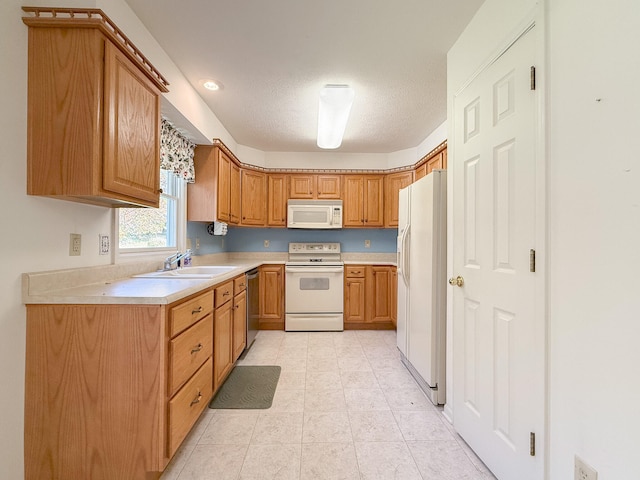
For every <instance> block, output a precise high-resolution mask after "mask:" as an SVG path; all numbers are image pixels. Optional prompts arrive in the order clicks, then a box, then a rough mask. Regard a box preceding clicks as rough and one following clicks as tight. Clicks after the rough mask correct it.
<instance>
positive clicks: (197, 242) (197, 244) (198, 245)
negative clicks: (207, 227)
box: [196, 237, 200, 250]
mask: <svg viewBox="0 0 640 480" xmlns="http://www.w3.org/2000/svg"><path fill="white" fill-rule="evenodd" d="M196 250H200V238H199V237H196Z"/></svg>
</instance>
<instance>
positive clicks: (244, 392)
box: [209, 365, 281, 409]
mask: <svg viewBox="0 0 640 480" xmlns="http://www.w3.org/2000/svg"><path fill="white" fill-rule="evenodd" d="M280 370H281V368H280V367H276V366H264V365H259V366H248V365H247V366H244V365H243V366H238V367H235V368H234V369H233V371H232V372H231V373H230V374H229V377H227V379H226V380H225V382H224V383H223V384H222V387H220V390H218V393H216V396H215V397H213V399H212V400H211V402H210V403H209V408H222V409H226V408H228V409H238V408H247V409H264V408H269V407H271V404H272V403H273V395H274V394H275V393H276V387H277V386H278V379H279V378H280Z"/></svg>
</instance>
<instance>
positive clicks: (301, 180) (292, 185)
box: [289, 174, 316, 199]
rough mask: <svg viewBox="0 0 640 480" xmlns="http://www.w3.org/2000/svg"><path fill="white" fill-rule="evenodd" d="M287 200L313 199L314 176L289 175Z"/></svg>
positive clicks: (314, 189)
mask: <svg viewBox="0 0 640 480" xmlns="http://www.w3.org/2000/svg"><path fill="white" fill-rule="evenodd" d="M289 192H290V193H289V198H296V199H298V198H314V196H315V193H316V176H315V175H300V174H295V175H289Z"/></svg>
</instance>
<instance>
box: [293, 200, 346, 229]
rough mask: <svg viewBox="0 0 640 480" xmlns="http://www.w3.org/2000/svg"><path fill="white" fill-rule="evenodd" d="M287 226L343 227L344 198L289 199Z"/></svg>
mask: <svg viewBox="0 0 640 480" xmlns="http://www.w3.org/2000/svg"><path fill="white" fill-rule="evenodd" d="M287 227H288V228H310V229H323V228H342V200H289V201H287Z"/></svg>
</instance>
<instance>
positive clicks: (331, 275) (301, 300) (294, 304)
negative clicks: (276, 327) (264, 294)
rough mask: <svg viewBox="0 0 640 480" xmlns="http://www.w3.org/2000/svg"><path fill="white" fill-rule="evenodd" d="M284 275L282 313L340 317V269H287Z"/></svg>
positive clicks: (300, 267)
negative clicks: (284, 292)
mask: <svg viewBox="0 0 640 480" xmlns="http://www.w3.org/2000/svg"><path fill="white" fill-rule="evenodd" d="M285 272H286V282H285V284H286V295H285V299H286V301H285V303H286V307H285V309H286V313H342V311H343V305H344V300H343V272H344V267H343V266H341V265H337V266H314V265H310V266H301V265H295V266H294V265H287V266H286V267H285Z"/></svg>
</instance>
